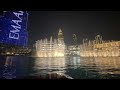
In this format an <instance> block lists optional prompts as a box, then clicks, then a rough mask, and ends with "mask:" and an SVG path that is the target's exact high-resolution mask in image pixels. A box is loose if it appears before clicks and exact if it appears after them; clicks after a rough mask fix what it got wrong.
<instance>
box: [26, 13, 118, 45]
mask: <svg viewBox="0 0 120 90" xmlns="http://www.w3.org/2000/svg"><path fill="white" fill-rule="evenodd" d="M28 19H29V20H28V31H29V44H31V45H32V44H33V43H35V41H36V40H39V39H41V38H44V37H45V36H47V37H48V38H49V37H50V35H54V36H55V35H57V33H58V30H59V28H62V30H63V34H64V39H65V43H66V44H71V43H72V34H76V35H77V39H78V42H79V43H81V42H82V39H83V38H88V39H94V37H95V35H97V34H100V35H102V36H103V39H104V40H120V37H119V35H120V11H29V18H28Z"/></svg>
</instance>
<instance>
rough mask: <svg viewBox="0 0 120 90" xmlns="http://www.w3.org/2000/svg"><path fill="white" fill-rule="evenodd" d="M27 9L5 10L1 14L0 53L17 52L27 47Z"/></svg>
mask: <svg viewBox="0 0 120 90" xmlns="http://www.w3.org/2000/svg"><path fill="white" fill-rule="evenodd" d="M27 20H28V13H27V11H4V13H3V16H0V51H1V52H0V54H4V55H5V54H12V55H13V54H15V53H16V52H17V50H18V49H24V48H27V43H28V32H27Z"/></svg>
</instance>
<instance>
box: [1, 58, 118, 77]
mask: <svg viewBox="0 0 120 90" xmlns="http://www.w3.org/2000/svg"><path fill="white" fill-rule="evenodd" d="M48 73H62V74H65V75H68V76H70V77H72V78H74V79H111V78H117V79H118V78H120V57H96V58H94V57H91V58H88V57H87V58H80V57H65V58H38V57H36V58H35V57H21V56H7V57H0V78H2V79H13V78H24V77H27V76H37V75H38V76H39V75H42V74H43V75H46V74H48Z"/></svg>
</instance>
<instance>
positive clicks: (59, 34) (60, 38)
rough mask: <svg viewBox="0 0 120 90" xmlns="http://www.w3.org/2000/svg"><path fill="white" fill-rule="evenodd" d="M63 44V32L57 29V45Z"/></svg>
mask: <svg viewBox="0 0 120 90" xmlns="http://www.w3.org/2000/svg"><path fill="white" fill-rule="evenodd" d="M63 43H64V37H63V32H62V30H61V29H59V32H58V44H63Z"/></svg>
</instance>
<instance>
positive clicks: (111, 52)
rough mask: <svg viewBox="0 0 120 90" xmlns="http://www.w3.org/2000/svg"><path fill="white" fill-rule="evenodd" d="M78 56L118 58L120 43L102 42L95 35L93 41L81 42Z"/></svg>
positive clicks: (99, 37) (98, 36)
mask: <svg viewBox="0 0 120 90" xmlns="http://www.w3.org/2000/svg"><path fill="white" fill-rule="evenodd" d="M80 56H82V57H108V56H120V41H103V40H102V37H101V36H100V35H97V36H96V37H95V40H93V41H90V40H89V41H87V40H83V44H82V45H80Z"/></svg>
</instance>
